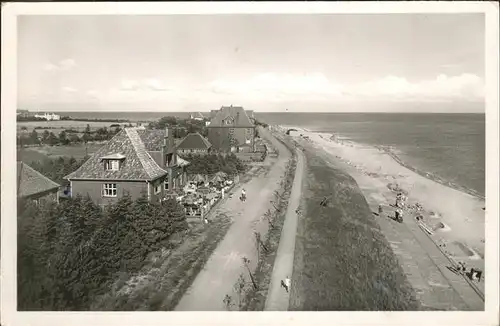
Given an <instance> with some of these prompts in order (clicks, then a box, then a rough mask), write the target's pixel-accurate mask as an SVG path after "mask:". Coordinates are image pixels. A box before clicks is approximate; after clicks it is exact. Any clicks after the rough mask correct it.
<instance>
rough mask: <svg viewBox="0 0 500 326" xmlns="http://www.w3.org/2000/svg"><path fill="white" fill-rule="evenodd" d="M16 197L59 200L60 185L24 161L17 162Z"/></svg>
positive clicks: (39, 200) (37, 200) (37, 201)
mask: <svg viewBox="0 0 500 326" xmlns="http://www.w3.org/2000/svg"><path fill="white" fill-rule="evenodd" d="M16 172H17V198H20V199H28V200H33V201H35V202H36V203H40V202H41V201H54V202H58V201H59V196H58V192H59V187H60V185H59V184H57V183H55V182H54V181H52V180H50V179H49V178H47V177H46V176H44V175H43V174H41V173H40V172H38V171H36V170H35V169H33V168H32V167H31V166H29V165H28V164H26V163H23V162H17V171H16Z"/></svg>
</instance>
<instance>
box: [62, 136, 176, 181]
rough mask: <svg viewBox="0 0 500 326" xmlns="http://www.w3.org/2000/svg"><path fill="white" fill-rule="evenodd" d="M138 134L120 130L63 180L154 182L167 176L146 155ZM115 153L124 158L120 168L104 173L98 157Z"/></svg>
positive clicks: (147, 154) (146, 152)
mask: <svg viewBox="0 0 500 326" xmlns="http://www.w3.org/2000/svg"><path fill="white" fill-rule="evenodd" d="M139 132H140V130H137V129H136V128H125V129H123V130H121V131H120V132H119V133H118V134H116V135H115V136H114V137H113V138H112V139H111V140H109V141H108V142H107V143H106V144H105V145H104V146H102V147H101V148H99V150H98V151H97V152H96V153H94V155H93V156H92V157H91V158H90V159H88V160H87V161H86V162H85V163H84V164H83V165H82V166H81V167H80V168H79V169H78V170H76V171H74V172H73V173H70V174H69V175H67V176H66V177H65V179H70V180H71V179H73V180H74V179H91V180H95V179H98V180H154V179H156V178H159V177H161V176H163V175H165V174H167V171H165V170H163V169H162V168H160V166H158V164H157V163H156V162H155V161H154V160H153V158H152V157H151V155H149V153H148V151H147V149H146V146H145V145H144V143H143V141H142V139H141V137H140V136H139ZM115 153H121V154H122V155H123V156H125V159H124V161H123V165H122V166H121V167H120V169H119V170H116V171H114V170H105V169H104V165H103V163H102V161H101V158H102V157H105V156H107V155H111V154H115Z"/></svg>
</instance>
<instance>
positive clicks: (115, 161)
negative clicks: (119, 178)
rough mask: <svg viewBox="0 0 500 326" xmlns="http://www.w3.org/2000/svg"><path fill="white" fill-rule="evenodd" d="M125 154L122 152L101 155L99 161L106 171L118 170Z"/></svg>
mask: <svg viewBox="0 0 500 326" xmlns="http://www.w3.org/2000/svg"><path fill="white" fill-rule="evenodd" d="M124 160H125V156H124V155H122V154H111V155H107V156H104V157H101V161H102V162H103V163H104V170H106V171H118V170H120V168H121V167H122V165H123V161H124Z"/></svg>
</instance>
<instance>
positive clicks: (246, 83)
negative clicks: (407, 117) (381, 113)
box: [207, 73, 484, 101]
mask: <svg viewBox="0 0 500 326" xmlns="http://www.w3.org/2000/svg"><path fill="white" fill-rule="evenodd" d="M207 91H209V92H211V93H212V96H214V95H220V96H236V97H238V98H242V99H245V98H248V99H262V100H270V101H289V100H301V101H304V100H309V101H316V100H318V101H324V100H346V99H350V100H362V99H379V100H452V99H469V100H470V99H473V100H477V99H482V98H484V82H483V80H482V79H481V78H480V77H478V76H476V75H473V74H462V75H459V76H447V75H439V76H437V77H436V78H435V79H429V80H421V81H415V82H410V81H408V80H407V79H406V78H403V77H398V76H392V75H390V76H387V77H383V78H380V79H376V80H372V81H367V82H361V83H356V84H340V83H337V82H333V81H331V80H329V79H328V78H326V77H325V76H324V75H322V74H320V73H314V74H309V75H291V74H274V73H265V74H260V75H256V76H254V77H252V78H250V79H248V80H243V81H238V80H224V79H217V80H214V81H212V82H210V83H209V84H208V85H207Z"/></svg>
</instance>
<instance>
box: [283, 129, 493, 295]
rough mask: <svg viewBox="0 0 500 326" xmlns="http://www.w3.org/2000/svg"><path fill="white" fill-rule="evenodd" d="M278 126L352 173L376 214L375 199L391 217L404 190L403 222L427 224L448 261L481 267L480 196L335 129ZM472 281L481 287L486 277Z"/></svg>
mask: <svg viewBox="0 0 500 326" xmlns="http://www.w3.org/2000/svg"><path fill="white" fill-rule="evenodd" d="M276 128H278V129H280V130H281V131H282V132H285V131H286V130H288V129H292V128H293V129H295V130H297V131H291V132H290V136H292V137H293V138H294V139H295V140H296V141H297V142H298V143H299V144H301V145H303V146H304V148H306V149H313V150H317V152H318V153H321V155H322V157H323V158H324V160H325V161H327V162H328V163H329V164H331V165H332V166H335V167H336V168H340V169H342V170H343V171H345V172H346V173H348V174H349V175H351V176H352V177H353V178H354V179H355V180H356V183H357V184H358V186H359V187H360V189H361V191H362V193H363V195H364V196H365V198H366V200H367V202H368V204H369V206H370V208H371V210H372V211H373V213H374V215H373V216H374V218H375V219H376V218H377V215H378V214H377V213H376V212H377V210H378V205H382V207H383V214H382V215H384V217H391V216H392V215H393V214H394V211H395V208H394V207H393V205H395V201H396V193H397V192H398V191H402V192H404V193H406V194H407V201H406V208H405V210H404V218H405V223H406V220H412V225H413V226H415V225H418V224H421V225H422V226H421V227H423V229H422V230H420V231H421V233H422V234H425V233H426V232H427V230H428V231H429V232H427V234H426V236H428V237H429V238H431V239H432V241H433V242H434V243H435V244H436V247H439V249H440V251H441V252H442V253H444V255H443V256H448V257H449V258H450V259H452V261H453V260H455V261H459V262H464V263H465V265H466V267H467V268H468V269H470V267H476V268H479V269H481V270H484V252H485V241H484V239H485V229H484V228H485V211H484V210H483V207H485V202H484V199H483V198H481V197H480V196H474V195H473V194H471V193H466V192H464V191H460V190H458V189H455V188H452V187H450V186H446V185H445V184H443V182H442V181H441V180H433V177H432V176H431V175H427V176H423V175H421V174H419V173H417V172H415V170H413V169H411V168H408V167H405V166H404V165H402V164H400V163H401V162H398V161H397V157H396V158H395V157H393V155H392V154H391V153H388V152H387V151H385V150H384V149H381V148H375V147H372V146H366V145H363V144H359V143H355V142H352V141H349V140H348V139H345V138H342V137H340V136H339V135H334V134H328V133H315V132H311V131H308V130H306V129H303V128H299V127H295V126H277V127H276ZM416 203H419V204H420V206H421V207H422V209H421V210H420V211H419V212H418V213H417V211H416V210H415V209H414V208H415V207H414V205H415V204H416ZM417 215H421V216H422V217H423V221H422V223H420V222H419V221H415V217H416V216H417ZM379 217H381V216H379ZM386 220H387V219H384V221H383V223H386ZM380 221H381V220H379V224H380V225H381V229H382V232H383V233H384V235H385V236H386V238H387V239H388V240H390V235H389V234H388V232H386V231H385V230H384V227H383V225H382V224H383V223H380ZM391 222H393V221H391ZM394 223H395V222H394ZM416 229H417V230H418V227H416ZM419 236H420V235H419ZM400 261H401V259H400ZM443 261H446V260H443ZM448 263H449V261H448ZM450 265H451V264H450ZM440 267H444V266H440ZM483 275H484V273H483ZM476 285H477V287H478V288H479V289H480V290H481V291H482V293H484V278H483V280H482V281H481V282H479V283H476Z"/></svg>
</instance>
